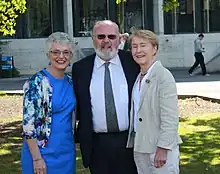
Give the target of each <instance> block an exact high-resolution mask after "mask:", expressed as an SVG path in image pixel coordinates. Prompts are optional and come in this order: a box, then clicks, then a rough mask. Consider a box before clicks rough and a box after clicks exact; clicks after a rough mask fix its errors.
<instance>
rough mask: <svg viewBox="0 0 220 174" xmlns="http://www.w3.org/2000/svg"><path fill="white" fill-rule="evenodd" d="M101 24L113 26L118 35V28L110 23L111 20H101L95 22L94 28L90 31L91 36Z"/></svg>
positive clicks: (113, 23)
mask: <svg viewBox="0 0 220 174" xmlns="http://www.w3.org/2000/svg"><path fill="white" fill-rule="evenodd" d="M102 24H106V25H114V26H115V29H116V32H118V33H119V27H118V25H117V24H116V23H115V22H113V21H111V20H103V21H97V22H96V23H95V25H94V27H93V29H92V35H94V33H95V30H96V28H97V27H98V26H99V25H102Z"/></svg>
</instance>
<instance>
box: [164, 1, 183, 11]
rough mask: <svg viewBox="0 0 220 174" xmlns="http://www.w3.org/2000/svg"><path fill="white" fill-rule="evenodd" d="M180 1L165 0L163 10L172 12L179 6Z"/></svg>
mask: <svg viewBox="0 0 220 174" xmlns="http://www.w3.org/2000/svg"><path fill="white" fill-rule="evenodd" d="M179 5H180V4H179V1H178V0H164V4H163V10H164V11H165V12H170V11H172V10H173V9H174V8H176V7H178V6H179Z"/></svg>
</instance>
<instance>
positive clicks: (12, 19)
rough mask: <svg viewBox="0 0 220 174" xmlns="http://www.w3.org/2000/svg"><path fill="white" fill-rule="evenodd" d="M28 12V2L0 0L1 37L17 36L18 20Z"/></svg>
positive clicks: (24, 0) (23, 0) (22, 0)
mask: <svg viewBox="0 0 220 174" xmlns="http://www.w3.org/2000/svg"><path fill="white" fill-rule="evenodd" d="M26 10H27V8H26V0H7V1H6V0H0V35H1V34H2V35H4V36H7V35H13V34H15V26H16V19H17V18H18V17H19V15H21V14H23V13H25V11H26Z"/></svg>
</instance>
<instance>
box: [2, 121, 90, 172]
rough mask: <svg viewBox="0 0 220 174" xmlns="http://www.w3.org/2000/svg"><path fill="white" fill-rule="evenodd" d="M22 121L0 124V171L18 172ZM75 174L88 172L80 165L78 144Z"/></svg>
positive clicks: (77, 147)
mask: <svg viewBox="0 0 220 174" xmlns="http://www.w3.org/2000/svg"><path fill="white" fill-rule="evenodd" d="M21 124H22V121H14V122H10V123H5V124H0V173H1V174H20V173H21V163H20V154H21V148H22V142H23V139H22V136H21V132H22V127H21ZM76 167H77V168H76V174H89V171H88V170H87V169H85V168H84V167H83V165H82V158H81V154H80V149H79V144H76Z"/></svg>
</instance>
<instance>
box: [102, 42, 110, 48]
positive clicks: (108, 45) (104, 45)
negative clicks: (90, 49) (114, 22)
mask: <svg viewBox="0 0 220 174" xmlns="http://www.w3.org/2000/svg"><path fill="white" fill-rule="evenodd" d="M111 46H112V44H111V43H102V44H101V48H105V47H111Z"/></svg>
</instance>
